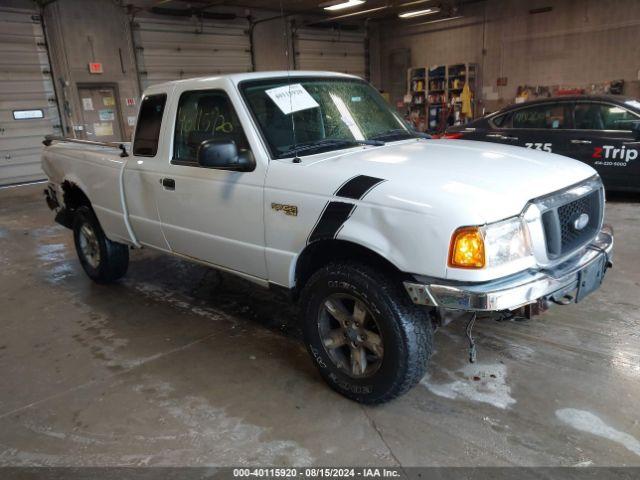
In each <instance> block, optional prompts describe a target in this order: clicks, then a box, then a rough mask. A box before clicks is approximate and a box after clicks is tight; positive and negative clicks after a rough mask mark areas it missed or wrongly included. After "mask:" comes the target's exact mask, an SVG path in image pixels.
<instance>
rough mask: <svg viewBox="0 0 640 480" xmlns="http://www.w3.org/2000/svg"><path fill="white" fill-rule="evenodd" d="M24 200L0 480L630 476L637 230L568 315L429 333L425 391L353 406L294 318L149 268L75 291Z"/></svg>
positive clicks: (1, 202) (3, 311)
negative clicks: (605, 471) (275, 473)
mask: <svg viewBox="0 0 640 480" xmlns="http://www.w3.org/2000/svg"><path fill="white" fill-rule="evenodd" d="M41 190H42V186H41V185H36V186H30V187H20V188H10V189H3V190H0V267H1V268H0V317H1V321H0V465H51V466H58V465H66V466H69V465H73V466H88V465H234V466H239V465H256V464H259V465H265V464H278V465H307V464H317V465H338V464H349V465H361V466H364V465H398V464H401V465H404V466H407V465H409V466H411V465H438V466H453V465H455V466H476V465H496V466H501V465H527V466H531V465H545V466H555V465H636V466H638V465H640V441H639V440H638V439H640V424H639V423H638V422H639V420H638V419H639V418H640V416H639V414H638V410H639V409H638V407H639V406H640V400H639V398H640V382H639V380H640V354H639V352H640V336H639V330H640V288H639V287H640V260H639V258H640V242H638V238H640V217H639V215H638V209H639V207H640V204H638V203H637V200H634V199H633V198H631V199H626V200H625V199H623V200H618V201H616V202H611V203H610V204H609V205H608V213H607V216H608V221H609V222H610V223H612V224H613V225H614V227H615V228H616V233H617V238H616V242H617V244H616V266H615V269H614V270H613V271H611V272H610V273H609V275H608V277H607V279H606V282H605V285H604V286H603V288H602V289H601V290H600V291H599V292H597V293H596V294H594V295H593V296H591V297H589V298H587V299H586V300H585V301H584V302H583V303H581V304H579V305H573V306H569V307H557V308H555V309H553V310H552V311H551V312H549V313H547V314H546V315H544V316H543V317H540V318H537V319H535V320H533V321H528V322H504V323H497V322H493V321H485V322H481V323H480V324H479V325H477V326H476V330H475V331H476V336H477V339H478V347H479V356H478V358H479V363H478V364H476V365H473V366H471V365H469V364H467V363H466V359H467V350H466V343H465V340H464V335H463V332H462V328H461V327H462V325H456V324H452V325H450V326H449V327H447V328H446V329H443V330H441V331H439V332H438V333H437V335H436V348H437V351H436V353H435V355H434V357H433V361H432V363H431V365H430V367H429V372H428V375H427V377H426V378H425V379H424V380H423V381H422V383H421V384H420V385H418V386H417V387H416V388H415V389H413V390H412V391H411V392H409V394H408V395H406V396H404V397H403V398H400V399H398V400H396V401H394V402H392V403H390V404H387V405H384V406H380V407H373V408H371V407H362V406H360V405H358V404H355V403H353V402H350V401H348V400H345V399H344V398H342V397H340V396H338V395H337V394H335V393H333V392H332V391H331V390H330V389H329V388H327V387H326V386H325V385H324V383H323V382H322V381H321V379H320V377H319V376H318V374H317V373H316V371H315V369H314V367H313V365H312V363H311V361H310V360H309V358H307V354H306V352H305V351H304V349H303V347H302V346H301V344H300V342H299V340H298V335H299V332H298V329H297V328H296V326H295V319H294V315H295V312H294V311H293V309H292V308H291V307H289V306H287V305H286V303H284V302H281V301H278V300H275V299H274V298H273V297H272V296H271V294H270V293H268V292H264V291H262V290H260V289H258V288H256V287H253V286H251V285H249V284H247V283H245V282H244V281H240V280H238V279H235V278H232V277H230V276H226V275H225V276H221V275H219V274H217V273H216V272H215V271H212V270H209V269H206V268H204V267H202V266H198V265H192V264H189V263H186V262H183V261H180V260H176V259H173V258H170V257H167V256H161V255H157V254H154V253H152V252H149V251H138V252H133V253H132V259H131V260H132V261H131V265H130V268H129V273H128V275H127V277H126V278H125V279H124V281H123V282H121V283H120V284H118V285H115V286H99V285H96V284H94V283H92V282H91V281H89V279H88V278H87V277H86V276H85V275H84V273H83V272H82V270H81V268H80V265H79V263H78V261H77V259H76V255H75V252H74V249H73V243H72V236H71V233H70V232H69V231H68V230H66V229H64V228H62V227H60V226H57V225H56V224H54V223H53V218H52V215H51V213H50V212H49V211H48V210H47V208H46V206H45V204H44V201H43V200H42V198H41V196H40V191H41Z"/></svg>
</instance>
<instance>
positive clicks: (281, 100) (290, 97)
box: [265, 83, 319, 115]
mask: <svg viewBox="0 0 640 480" xmlns="http://www.w3.org/2000/svg"><path fill="white" fill-rule="evenodd" d="M265 93H266V94H267V95H269V97H270V98H271V100H273V101H274V103H275V104H276V105H277V106H278V108H279V109H280V110H281V111H282V113H284V114H285V115H289V114H290V113H293V112H299V111H300V110H307V109H309V108H317V107H318V106H319V105H318V103H317V102H316V101H315V100H314V99H313V97H312V96H311V95H309V92H307V91H306V90H305V89H304V87H303V86H302V85H300V84H299V83H294V84H293V85H285V86H284V87H277V88H271V89H269V90H266V91H265Z"/></svg>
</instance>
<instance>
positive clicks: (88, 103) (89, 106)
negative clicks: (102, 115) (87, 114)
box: [82, 98, 93, 111]
mask: <svg viewBox="0 0 640 480" xmlns="http://www.w3.org/2000/svg"><path fill="white" fill-rule="evenodd" d="M82 108H83V109H85V110H87V111H90V110H93V100H92V99H91V98H83V99H82Z"/></svg>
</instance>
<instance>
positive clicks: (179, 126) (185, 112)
mask: <svg viewBox="0 0 640 480" xmlns="http://www.w3.org/2000/svg"><path fill="white" fill-rule="evenodd" d="M211 139H216V140H233V141H234V142H235V143H236V147H237V148H238V151H240V152H242V151H246V150H249V143H248V142H247V138H246V137H245V134H244V131H243V130H242V126H241V125H240V120H239V119H238V116H237V115H236V111H235V110H234V108H233V105H231V100H229V97H228V96H227V94H226V93H225V92H224V91H221V90H196V91H191V92H184V93H183V94H182V95H181V96H180V102H179V103H178V113H177V116H176V130H175V139H174V142H173V161H174V162H177V163H185V164H193V165H197V162H198V147H200V144H202V142H204V141H206V140H211Z"/></svg>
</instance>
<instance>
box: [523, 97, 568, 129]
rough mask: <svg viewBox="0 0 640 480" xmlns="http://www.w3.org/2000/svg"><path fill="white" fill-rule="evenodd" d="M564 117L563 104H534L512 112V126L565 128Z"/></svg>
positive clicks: (565, 114) (564, 106)
mask: <svg viewBox="0 0 640 480" xmlns="http://www.w3.org/2000/svg"><path fill="white" fill-rule="evenodd" d="M566 117H567V109H566V105H564V104H557V103H555V104H551V103H550V104H546V105H535V106H533V107H529V108H523V109H522V110H517V111H516V112H514V113H513V128H544V129H552V130H555V129H558V128H567V127H566V125H567V122H566Z"/></svg>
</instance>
